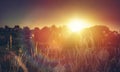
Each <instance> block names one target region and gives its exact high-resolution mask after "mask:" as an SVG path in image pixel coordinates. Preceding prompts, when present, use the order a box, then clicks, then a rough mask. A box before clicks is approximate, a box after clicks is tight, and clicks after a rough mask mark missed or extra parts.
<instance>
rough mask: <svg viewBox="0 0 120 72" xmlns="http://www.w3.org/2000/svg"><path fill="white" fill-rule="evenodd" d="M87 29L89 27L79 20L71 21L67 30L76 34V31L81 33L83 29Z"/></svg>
mask: <svg viewBox="0 0 120 72" xmlns="http://www.w3.org/2000/svg"><path fill="white" fill-rule="evenodd" d="M87 27H90V24H88V23H87V22H86V21H84V20H79V19H73V20H71V21H70V23H69V24H68V28H69V29H70V30H71V31H72V32H78V31H81V30H83V29H84V28H87Z"/></svg>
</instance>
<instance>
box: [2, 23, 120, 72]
mask: <svg viewBox="0 0 120 72" xmlns="http://www.w3.org/2000/svg"><path fill="white" fill-rule="evenodd" d="M10 51H12V52H14V53H15V54H16V55H17V56H19V55H20V54H22V53H23V52H26V51H27V54H29V55H31V56H32V57H33V58H35V59H34V60H36V59H37V60H36V61H37V62H40V59H38V58H37V57H36V55H38V54H43V55H44V56H47V57H48V58H49V59H50V60H51V59H54V60H57V61H58V62H59V63H60V65H62V66H63V67H64V68H65V69H64V71H62V72H120V34H119V33H118V32H117V31H111V30H110V29H109V28H108V27H106V26H101V25H97V26H93V27H90V28H86V29H84V30H83V31H81V32H79V33H70V32H69V31H68V29H67V27H65V26H63V27H56V26H55V25H53V26H51V27H46V26H45V27H43V28H41V29H40V28H38V27H35V28H34V29H32V30H31V29H30V28H29V27H23V28H21V27H20V26H18V25H16V26H15V27H14V28H10V27H8V26H5V27H4V28H2V27H1V28H0V65H1V66H0V67H1V71H2V72H9V71H10V72H13V71H12V69H14V68H12V69H9V68H10V66H9V65H10V63H11V62H10V61H11V59H10V58H8V57H6V55H9V52H10ZM59 63H58V64H59ZM26 66H27V65H26ZM29 67H30V66H27V68H28V70H29V69H30V68H31V67H30V68H29ZM56 67H57V65H56V66H55V67H54V68H53V69H52V72H56ZM33 70H34V69H33ZM57 70H58V69H57ZM61 70H62V69H61ZM48 71H49V70H48ZM18 72H23V70H22V69H21V68H20V69H19V70H18ZM30 72H32V71H30ZM38 72H39V71H38ZM44 72H47V71H44Z"/></svg>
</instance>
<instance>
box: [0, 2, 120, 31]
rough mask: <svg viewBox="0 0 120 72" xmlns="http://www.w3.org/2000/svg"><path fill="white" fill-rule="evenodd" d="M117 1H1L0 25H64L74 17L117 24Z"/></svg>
mask: <svg viewBox="0 0 120 72" xmlns="http://www.w3.org/2000/svg"><path fill="white" fill-rule="evenodd" d="M119 7H120V1H119V0H0V27H2V26H5V25H8V26H11V27H13V26H14V25H20V26H21V27H23V26H29V27H31V28H34V27H36V26H38V27H42V26H46V25H52V24H55V25H63V24H67V23H68V22H69V21H70V20H71V19H73V18H80V19H84V20H87V21H89V22H90V23H92V24H104V25H108V26H111V27H113V28H117V29H119V27H120V9H119Z"/></svg>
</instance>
